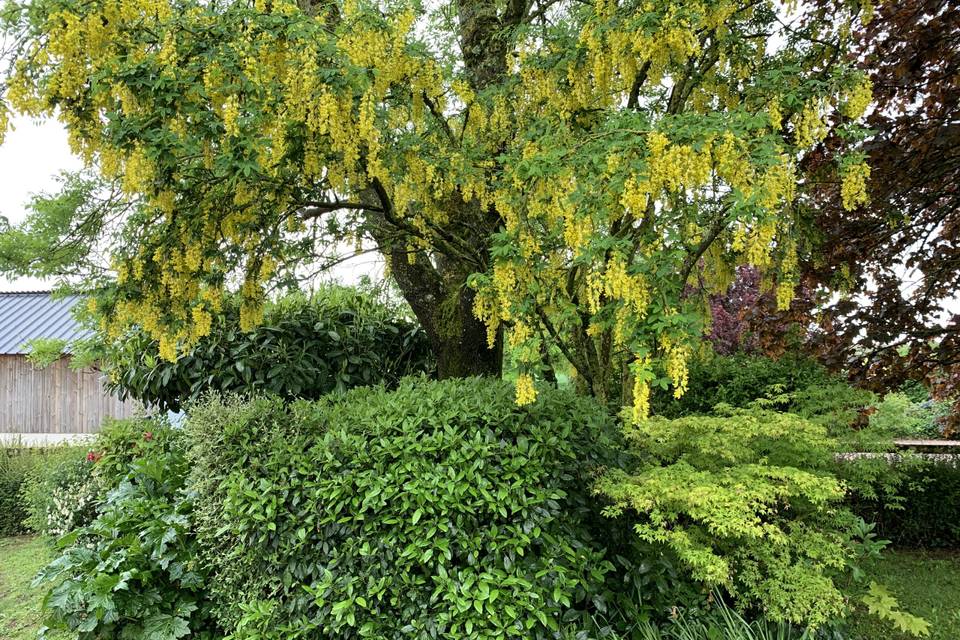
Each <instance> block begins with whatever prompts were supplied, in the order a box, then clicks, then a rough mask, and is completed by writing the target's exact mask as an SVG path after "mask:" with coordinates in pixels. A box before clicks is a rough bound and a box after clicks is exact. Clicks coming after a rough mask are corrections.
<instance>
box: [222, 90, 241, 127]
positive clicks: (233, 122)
mask: <svg viewBox="0 0 960 640" xmlns="http://www.w3.org/2000/svg"><path fill="white" fill-rule="evenodd" d="M223 128H224V130H225V131H226V132H227V135H228V136H238V135H240V101H239V99H238V98H237V96H236V95H232V96H230V97H229V98H227V99H226V101H225V102H224V103H223Z"/></svg>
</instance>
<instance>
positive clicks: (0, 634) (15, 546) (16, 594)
mask: <svg viewBox="0 0 960 640" xmlns="http://www.w3.org/2000/svg"><path fill="white" fill-rule="evenodd" d="M49 558H50V549H49V548H48V547H47V546H46V545H45V544H44V543H43V541H42V540H40V539H39V538H36V537H31V536H19V537H15V538H0V638H3V640H33V639H34V638H36V637H37V631H38V630H39V629H40V626H41V622H40V599H41V598H42V597H43V592H42V590H41V589H32V588H31V587H30V581H31V580H33V576H34V575H36V573H37V571H38V570H39V569H40V567H42V566H43V565H44V564H45V563H46V562H47V560H49ZM49 637H50V638H56V639H61V638H63V639H65V638H68V637H69V636H67V635H63V634H50V635H49Z"/></svg>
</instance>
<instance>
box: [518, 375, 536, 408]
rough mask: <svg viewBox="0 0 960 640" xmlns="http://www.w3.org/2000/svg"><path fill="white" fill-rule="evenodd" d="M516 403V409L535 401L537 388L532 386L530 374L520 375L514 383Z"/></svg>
mask: <svg viewBox="0 0 960 640" xmlns="http://www.w3.org/2000/svg"><path fill="white" fill-rule="evenodd" d="M515 399H516V403H517V406H518V407H522V406H524V405H528V404H531V403H533V402H535V401H536V399H537V388H536V387H535V386H534V384H533V378H532V377H530V374H527V373H521V374H520V375H518V376H517V382H516V396H515Z"/></svg>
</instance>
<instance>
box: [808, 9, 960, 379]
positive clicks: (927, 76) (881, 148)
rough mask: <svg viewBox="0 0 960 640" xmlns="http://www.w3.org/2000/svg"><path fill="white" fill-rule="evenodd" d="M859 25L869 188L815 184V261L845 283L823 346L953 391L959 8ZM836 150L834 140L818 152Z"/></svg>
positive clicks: (899, 14)
mask: <svg viewBox="0 0 960 640" xmlns="http://www.w3.org/2000/svg"><path fill="white" fill-rule="evenodd" d="M825 4H832V3H825ZM853 35H854V40H853V43H852V44H851V55H853V56H855V59H856V60H857V63H858V65H860V66H861V67H862V68H863V69H864V70H865V71H866V72H868V73H869V74H870V78H871V80H872V85H873V95H872V100H873V107H872V108H871V110H870V112H869V114H868V116H867V120H866V122H867V125H868V126H869V127H870V129H871V130H872V132H873V133H872V135H871V136H870V138H869V140H868V141H867V142H866V143H865V145H864V151H865V152H866V153H867V155H868V163H869V165H870V167H871V179H870V182H869V191H870V194H871V197H870V201H869V202H868V203H867V202H865V203H863V205H862V206H858V207H856V208H855V209H854V210H852V211H846V210H844V209H843V207H842V203H841V198H840V194H839V192H838V190H837V189H836V186H835V185H830V184H824V185H822V188H821V189H820V191H819V194H818V202H819V206H818V215H817V227H818V230H819V234H820V235H821V237H822V238H823V240H824V243H823V250H822V255H821V256H820V259H819V260H818V261H817V262H815V263H812V264H811V265H810V268H809V269H808V271H809V272H810V273H811V274H812V275H813V276H814V277H815V278H816V279H817V280H819V281H820V282H824V283H828V284H832V285H833V286H835V287H838V288H842V289H845V290H846V292H847V293H848V295H847V296H844V297H843V298H841V299H840V300H839V301H838V302H837V304H835V305H833V307H832V308H831V309H830V310H829V313H828V314H827V318H828V319H829V321H830V324H829V329H830V331H829V332H828V333H827V334H825V335H824V337H825V338H830V339H828V340H827V341H826V343H825V345H824V349H823V353H824V355H825V356H828V359H829V360H830V361H831V362H832V363H833V364H834V365H835V366H837V367H844V368H848V369H849V370H850V371H851V372H852V373H853V374H854V376H855V377H856V378H857V379H859V381H861V382H869V383H872V384H875V385H880V386H883V385H890V384H893V385H899V383H901V382H902V381H903V380H904V379H905V378H913V379H919V380H923V381H924V382H926V383H928V384H931V383H932V384H934V385H935V386H937V385H940V386H942V387H943V392H944V393H945V394H947V395H949V394H952V393H955V392H956V390H957V389H958V385H960V316H958V314H957V310H956V308H955V307H953V306H952V305H951V299H954V298H955V296H956V292H957V290H958V288H960V242H958V239H960V233H958V231H960V190H958V188H957V184H958V182H960V153H958V149H960V6H958V5H957V3H954V2H945V1H943V0H919V1H916V2H906V3H894V2H888V3H884V4H883V5H881V6H880V7H879V8H878V10H877V15H876V17H875V19H874V20H872V21H871V22H870V23H869V24H867V25H864V26H861V27H860V28H858V29H856V30H855V32H854V34H853ZM834 153H835V151H834V145H833V144H832V140H829V141H827V143H826V145H825V153H824V154H822V158H821V161H826V162H830V161H831V159H832V157H833V154H834Z"/></svg>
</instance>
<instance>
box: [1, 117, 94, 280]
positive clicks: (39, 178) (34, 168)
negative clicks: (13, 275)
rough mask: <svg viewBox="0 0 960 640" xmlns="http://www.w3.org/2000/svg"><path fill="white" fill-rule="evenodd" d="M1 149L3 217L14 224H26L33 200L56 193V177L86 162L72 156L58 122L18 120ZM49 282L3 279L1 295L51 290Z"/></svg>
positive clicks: (65, 134) (16, 119) (14, 122)
mask: <svg viewBox="0 0 960 640" xmlns="http://www.w3.org/2000/svg"><path fill="white" fill-rule="evenodd" d="M13 126H14V127H15V129H14V130H12V131H8V132H7V136H6V139H5V140H4V142H3V144H2V145H0V176H2V180H3V182H2V184H3V188H2V189H0V215H2V216H4V217H6V218H7V219H9V220H10V222H19V221H21V220H23V218H24V215H25V211H26V204H27V202H28V201H29V200H30V196H31V195H32V194H35V193H41V192H43V191H55V190H56V186H57V183H56V181H55V180H54V177H55V176H56V175H57V174H58V173H59V172H61V171H68V170H75V169H79V168H80V167H81V166H82V164H83V163H82V162H80V160H79V159H78V158H76V157H74V156H73V154H71V153H70V147H69V146H68V145H67V133H66V131H65V130H64V128H63V126H62V125H61V124H60V123H59V122H57V121H55V120H45V121H35V120H32V119H30V118H15V119H14V120H13ZM50 286H51V283H49V282H43V281H42V280H37V279H36V278H17V279H14V280H11V279H9V278H4V277H2V276H0V291H26V290H31V289H48V288H49V287H50Z"/></svg>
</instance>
